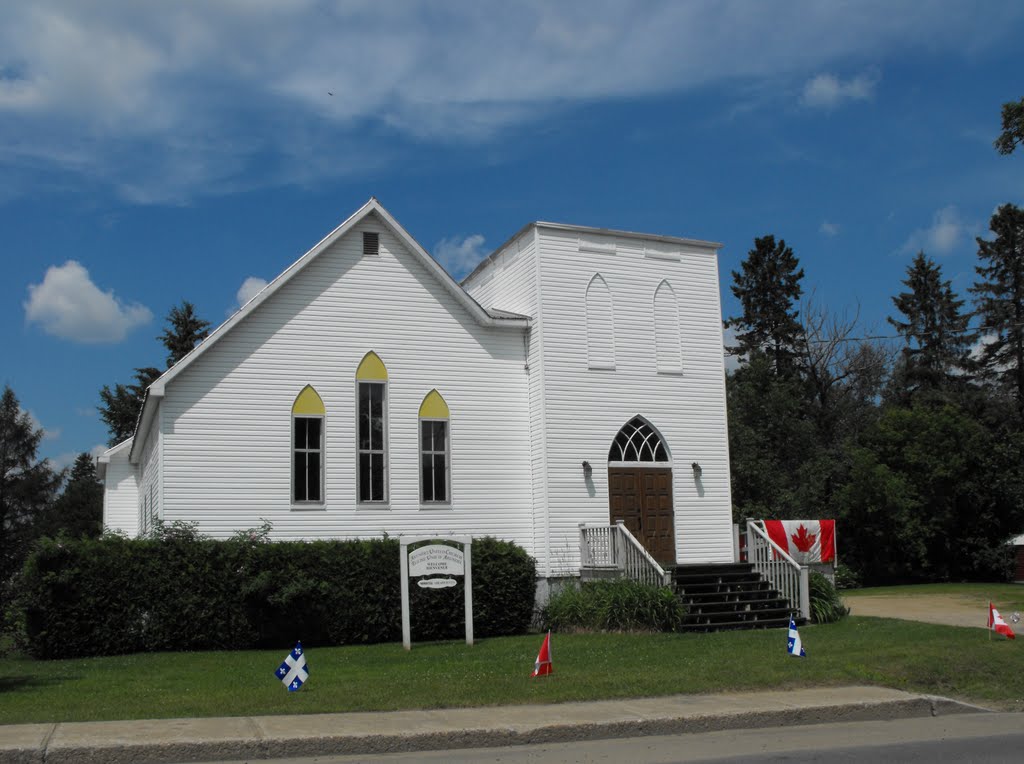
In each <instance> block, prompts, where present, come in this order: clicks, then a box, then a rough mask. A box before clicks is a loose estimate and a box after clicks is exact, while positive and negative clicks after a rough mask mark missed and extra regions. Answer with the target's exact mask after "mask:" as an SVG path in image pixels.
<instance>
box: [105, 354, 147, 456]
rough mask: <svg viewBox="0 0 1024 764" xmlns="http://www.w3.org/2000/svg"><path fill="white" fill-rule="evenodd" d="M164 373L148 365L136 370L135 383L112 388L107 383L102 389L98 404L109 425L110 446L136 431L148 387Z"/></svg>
mask: <svg viewBox="0 0 1024 764" xmlns="http://www.w3.org/2000/svg"><path fill="white" fill-rule="evenodd" d="M161 374H162V372H161V371H160V369H154V368H153V367H152V366H147V367H144V368H141V369H136V370H135V383H134V384H131V385H122V384H120V383H118V384H116V385H114V389H113V390H111V389H110V388H109V387H108V386H107V385H104V386H103V389H102V390H100V400H101V401H102V402H103V405H101V406H98V407H97V408H98V409H99V412H100V419H102V420H103V422H104V423H105V424H106V425H107V432H108V433H109V435H110V437H109V438H108V439H107V445H108V446H116V445H117V444H118V443H120V442H122V441H124V440H127V439H128V438H130V437H131V436H132V435H133V434H134V433H135V422H136V420H137V419H138V418H139V409H141V408H142V401H143V400H144V399H145V397H146V389H147V388H148V387H149V386H150V385H151V384H153V381H154V380H156V378H157V377H159V376H160V375H161Z"/></svg>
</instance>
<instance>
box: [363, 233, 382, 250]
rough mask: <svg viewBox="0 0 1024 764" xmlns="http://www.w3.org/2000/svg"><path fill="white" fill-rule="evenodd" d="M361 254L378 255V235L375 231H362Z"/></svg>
mask: <svg viewBox="0 0 1024 764" xmlns="http://www.w3.org/2000/svg"><path fill="white" fill-rule="evenodd" d="M363 254H364V255H379V254H380V234H379V233H377V232H376V231H363Z"/></svg>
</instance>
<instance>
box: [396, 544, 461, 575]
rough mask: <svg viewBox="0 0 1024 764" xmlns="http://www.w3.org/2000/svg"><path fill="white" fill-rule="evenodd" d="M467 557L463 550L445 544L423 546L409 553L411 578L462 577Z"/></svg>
mask: <svg viewBox="0 0 1024 764" xmlns="http://www.w3.org/2000/svg"><path fill="white" fill-rule="evenodd" d="M465 569H466V555H465V553H464V552H463V551H462V550H461V549H456V548H455V547H453V546H445V545H444V544H430V545H429V546H421V547H420V548H419V549H414V550H413V551H412V552H410V553H409V576H410V577H413V578H415V577H416V576H431V575H444V576H461V575H463V571H464V570H465Z"/></svg>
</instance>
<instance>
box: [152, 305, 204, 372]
mask: <svg viewBox="0 0 1024 764" xmlns="http://www.w3.org/2000/svg"><path fill="white" fill-rule="evenodd" d="M167 323H168V326H167V328H165V329H164V333H163V334H161V335H160V336H159V337H157V339H159V340H160V341H161V342H162V343H163V344H164V347H165V348H167V353H168V355H167V368H168V369H169V368H171V367H172V366H174V364H176V363H177V362H178V361H180V360H181V359H182V358H184V357H185V356H186V355H188V354H189V353H190V352H192V348H194V347H195V346H196V345H198V344H199V343H200V342H201V341H202V340H204V339H206V337H207V335H209V334H210V322H209V321H204V320H203V319H201V318H199V316H197V315H196V306H195V305H193V304H192V303H190V302H188V301H187V300H183V301H182V303H181V305H176V306H174V307H173V308H171V312H170V313H169V314H168V315H167Z"/></svg>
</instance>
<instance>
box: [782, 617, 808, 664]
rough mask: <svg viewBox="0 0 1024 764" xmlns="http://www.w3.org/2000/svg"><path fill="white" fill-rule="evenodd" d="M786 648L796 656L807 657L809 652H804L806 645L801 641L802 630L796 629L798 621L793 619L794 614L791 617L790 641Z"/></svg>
mask: <svg viewBox="0 0 1024 764" xmlns="http://www.w3.org/2000/svg"><path fill="white" fill-rule="evenodd" d="M786 649H787V650H788V651H789V654H790V655H792V656H793V657H794V658H806V657H807V653H806V652H804V646H803V644H801V642H800V632H799V631H797V630H796V621H794V620H793V618H792V616H791V617H790V619H789V643H788V646H787V647H786Z"/></svg>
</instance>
